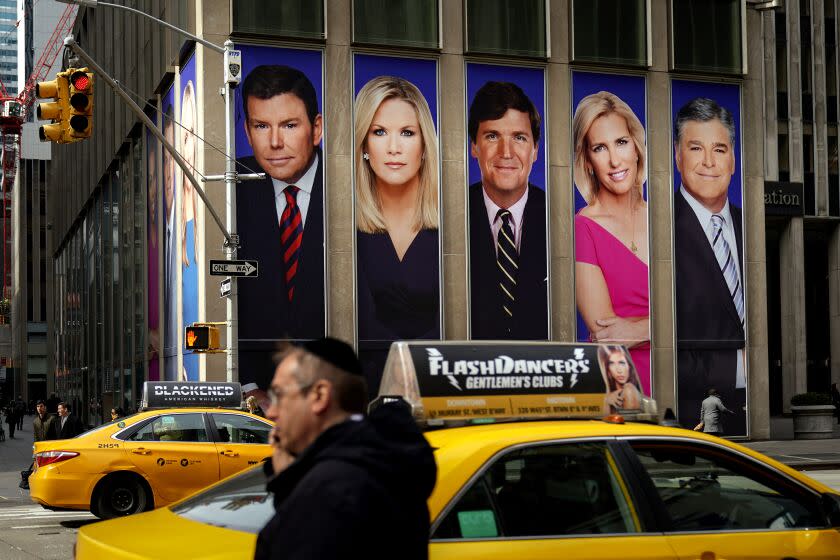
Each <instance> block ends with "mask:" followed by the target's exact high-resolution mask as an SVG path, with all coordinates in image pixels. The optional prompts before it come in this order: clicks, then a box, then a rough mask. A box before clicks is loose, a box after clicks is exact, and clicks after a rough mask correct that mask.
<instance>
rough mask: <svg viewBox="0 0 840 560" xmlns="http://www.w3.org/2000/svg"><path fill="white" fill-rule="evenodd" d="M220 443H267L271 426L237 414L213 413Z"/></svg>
mask: <svg viewBox="0 0 840 560" xmlns="http://www.w3.org/2000/svg"><path fill="white" fill-rule="evenodd" d="M213 423H214V424H216V429H217V430H218V431H219V441H220V442H222V443H268V434H269V432H270V431H271V426H269V425H268V424H266V423H265V422H260V421H259V420H256V419H254V418H249V417H247V416H241V415H239V414H213Z"/></svg>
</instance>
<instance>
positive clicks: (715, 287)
mask: <svg viewBox="0 0 840 560" xmlns="http://www.w3.org/2000/svg"><path fill="white" fill-rule="evenodd" d="M674 135H675V138H674V157H675V162H676V166H677V169H678V170H679V172H680V176H681V178H682V185H681V186H680V189H679V192H676V193H675V194H674V242H675V247H674V252H675V256H674V260H675V270H676V278H675V281H676V308H677V311H676V318H677V375H678V395H679V413H680V423H681V424H682V425H683V426H694V425H695V424H697V422H698V418H699V414H700V407H701V403H702V401H703V398H704V396H705V395H706V393H707V391H708V389H709V388H710V387H715V388H717V390H718V391H719V392H720V395H721V398H722V399H723V401H724V402H725V403H727V406H729V407H730V408H732V409H733V410H734V411H735V413H736V414H735V416H734V417H733V418H732V420H730V421H728V426H727V428H728V433H729V435H746V433H747V432H746V414H745V405H746V375H745V365H744V341H745V337H744V319H745V311H746V309H745V306H744V288H743V278H744V274H743V267H742V264H741V263H742V257H743V254H744V246H743V236H742V228H741V224H742V221H741V209H740V208H738V207H736V206H735V205H734V204H732V203H730V201H729V197H728V195H729V183H730V181H731V179H732V176H733V174H734V173H735V169H736V165H735V151H734V146H735V124H734V119H733V116H732V114H731V113H730V112H729V111H728V110H727V109H725V108H723V107H721V106H720V105H718V104H717V102H715V101H713V100H711V99H707V98H697V99H693V100H691V101H689V102H688V103H687V104H685V105H684V106H683V107H682V108H681V109H680V110H679V112H678V113H677V116H676V121H675V123H674Z"/></svg>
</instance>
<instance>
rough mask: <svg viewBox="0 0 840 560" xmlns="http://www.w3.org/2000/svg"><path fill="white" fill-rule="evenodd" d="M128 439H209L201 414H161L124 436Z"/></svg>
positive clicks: (191, 440)
mask: <svg viewBox="0 0 840 560" xmlns="http://www.w3.org/2000/svg"><path fill="white" fill-rule="evenodd" d="M126 439H127V440H128V441H188V442H201V441H209V440H208V438H207V430H205V428H204V415H203V414H163V415H161V416H158V417H156V418H155V419H154V420H152V421H151V422H149V423H147V424H146V425H144V426H143V427H142V428H140V429H139V430H137V431H136V432H134V433H133V434H132V435H130V436H128V437H127V438H126Z"/></svg>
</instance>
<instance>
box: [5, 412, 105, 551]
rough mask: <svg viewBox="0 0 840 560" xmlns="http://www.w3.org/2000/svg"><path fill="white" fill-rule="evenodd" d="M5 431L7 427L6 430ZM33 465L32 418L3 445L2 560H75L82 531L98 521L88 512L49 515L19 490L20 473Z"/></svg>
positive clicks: (47, 511)
mask: <svg viewBox="0 0 840 560" xmlns="http://www.w3.org/2000/svg"><path fill="white" fill-rule="evenodd" d="M3 428H4V429H6V428H7V426H3ZM31 462H32V416H27V417H26V418H25V419H24V424H23V430H22V431H20V430H18V431H16V432H15V439H11V438H9V432H8V430H6V441H0V559H2V560H66V559H68V558H72V557H73V544H74V543H75V542H76V533H77V532H78V529H79V527H81V526H82V525H86V524H88V523H93V522H95V521H97V519H96V518H95V517H94V516H93V515H91V514H90V513H88V512H84V511H49V510H46V509H44V508H42V507H41V506H39V505H38V504H35V503H33V502H32V500H31V499H30V498H29V491H28V490H21V489H20V488H18V483H19V482H20V471H22V470H23V469H25V468H27V466H28V465H29V464H30V463H31Z"/></svg>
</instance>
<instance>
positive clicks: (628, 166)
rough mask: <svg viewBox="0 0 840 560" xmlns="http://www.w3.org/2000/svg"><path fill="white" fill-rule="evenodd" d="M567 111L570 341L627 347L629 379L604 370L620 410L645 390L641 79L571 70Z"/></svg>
mask: <svg viewBox="0 0 840 560" xmlns="http://www.w3.org/2000/svg"><path fill="white" fill-rule="evenodd" d="M572 110H573V115H574V117H573V121H572V150H573V154H574V182H575V218H574V222H575V301H576V304H577V309H578V330H577V339H578V341H580V342H589V341H593V342H595V341H597V342H600V343H605V344H620V345H625V346H626V347H628V348H629V349H630V356H631V358H632V362H633V366H634V367H635V372H636V378H635V379H631V377H632V376H630V375H627V374H626V372H629V371H630V369H629V368H626V369H625V370H621V371H622V372H625V374H624V375H620V374H619V375H617V376H614V375H612V370H611V369H610V370H609V373H610V375H609V376H608V378H609V384H610V389H611V392H610V393H609V398H610V399H611V400H612V402H610V405H611V406H613V407H614V408H624V407H625V402H624V400H625V398H626V397H627V395H629V394H632V393H636V394H638V392H642V393H644V394H646V395H650V390H651V370H650V303H649V302H650V289H649V282H648V277H649V273H648V263H649V250H648V249H649V242H648V205H647V192H646V179H647V175H646V172H647V166H646V163H647V146H646V142H645V137H646V133H645V118H646V101H645V79H644V78H642V77H637V76H620V75H615V74H598V73H592V72H574V73H573V74H572ZM631 385H633V387H630V386H631Z"/></svg>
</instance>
